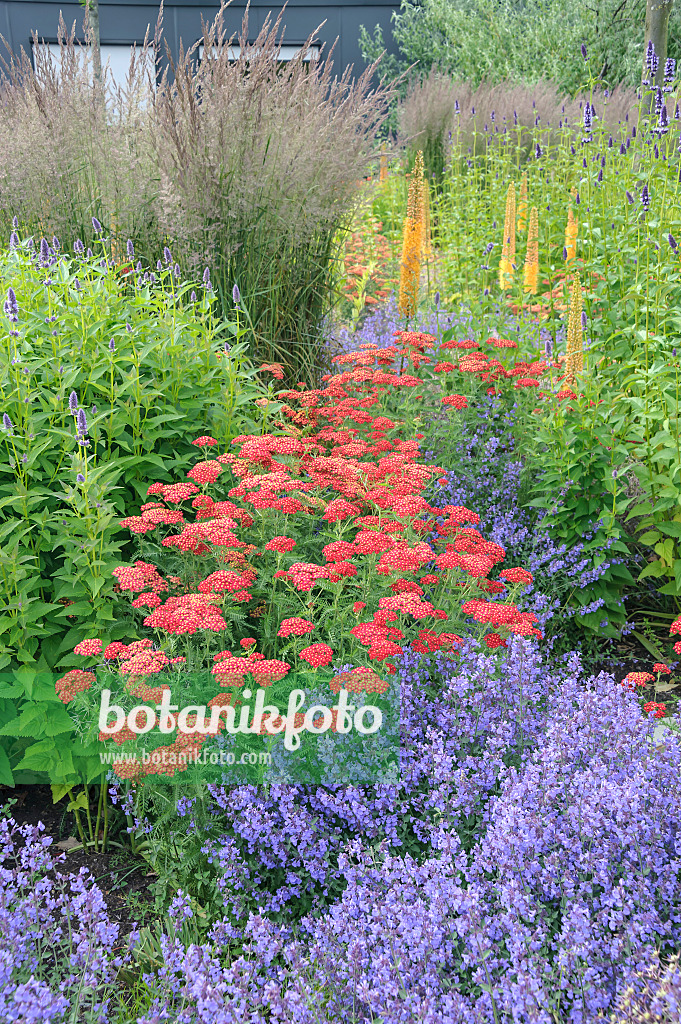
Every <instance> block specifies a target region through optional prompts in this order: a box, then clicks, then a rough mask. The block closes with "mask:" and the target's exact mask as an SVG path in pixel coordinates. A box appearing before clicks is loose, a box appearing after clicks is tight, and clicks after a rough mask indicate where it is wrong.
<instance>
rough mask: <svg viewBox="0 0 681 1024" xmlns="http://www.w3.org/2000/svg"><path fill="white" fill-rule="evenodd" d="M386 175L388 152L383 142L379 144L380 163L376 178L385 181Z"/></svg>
mask: <svg viewBox="0 0 681 1024" xmlns="http://www.w3.org/2000/svg"><path fill="white" fill-rule="evenodd" d="M387 177H388V154H387V153H386V150H385V142H384V143H383V145H382V146H381V163H380V167H379V170H378V180H379V181H385V180H386V179H387Z"/></svg>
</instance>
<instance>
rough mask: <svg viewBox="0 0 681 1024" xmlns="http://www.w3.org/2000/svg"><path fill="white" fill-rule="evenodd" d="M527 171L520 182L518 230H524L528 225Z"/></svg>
mask: <svg viewBox="0 0 681 1024" xmlns="http://www.w3.org/2000/svg"><path fill="white" fill-rule="evenodd" d="M526 217H527V171H525V173H524V174H523V176H522V180H521V182H520V202H519V203H518V231H524V230H525V228H526V227H527V220H526Z"/></svg>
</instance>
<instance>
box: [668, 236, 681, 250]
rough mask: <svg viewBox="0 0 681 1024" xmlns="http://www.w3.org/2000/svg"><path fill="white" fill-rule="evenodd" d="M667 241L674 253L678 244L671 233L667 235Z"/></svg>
mask: <svg viewBox="0 0 681 1024" xmlns="http://www.w3.org/2000/svg"><path fill="white" fill-rule="evenodd" d="M667 241H668V242H669V245H670V247H671V249H672V251H673V252H674V253H676V252H677V251H678V248H679V247H678V245H677V243H676V239H675V238H674V236H673V235H672V234H669V235H667Z"/></svg>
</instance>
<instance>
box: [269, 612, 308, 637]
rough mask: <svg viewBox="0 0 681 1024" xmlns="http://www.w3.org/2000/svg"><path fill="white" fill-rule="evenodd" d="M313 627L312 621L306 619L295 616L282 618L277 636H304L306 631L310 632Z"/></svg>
mask: <svg viewBox="0 0 681 1024" xmlns="http://www.w3.org/2000/svg"><path fill="white" fill-rule="evenodd" d="M314 628H315V626H314V623H312V622H309V621H308V620H307V619H301V618H297V617H294V618H292V619H284V620H283V621H282V623H281V625H280V626H279V629H278V631H277V636H281V637H289V636H305V635H306V634H307V633H311V632H312V631H313V629H314Z"/></svg>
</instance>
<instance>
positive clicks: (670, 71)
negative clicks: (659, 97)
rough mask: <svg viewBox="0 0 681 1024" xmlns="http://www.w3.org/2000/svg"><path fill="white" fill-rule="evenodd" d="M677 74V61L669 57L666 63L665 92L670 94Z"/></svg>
mask: <svg viewBox="0 0 681 1024" xmlns="http://www.w3.org/2000/svg"><path fill="white" fill-rule="evenodd" d="M675 73H676V61H675V60H674V58H673V57H667V59H666V61H665V62H664V87H663V88H664V91H665V92H670V91H671V88H672V82H673V81H674V75H675Z"/></svg>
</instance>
